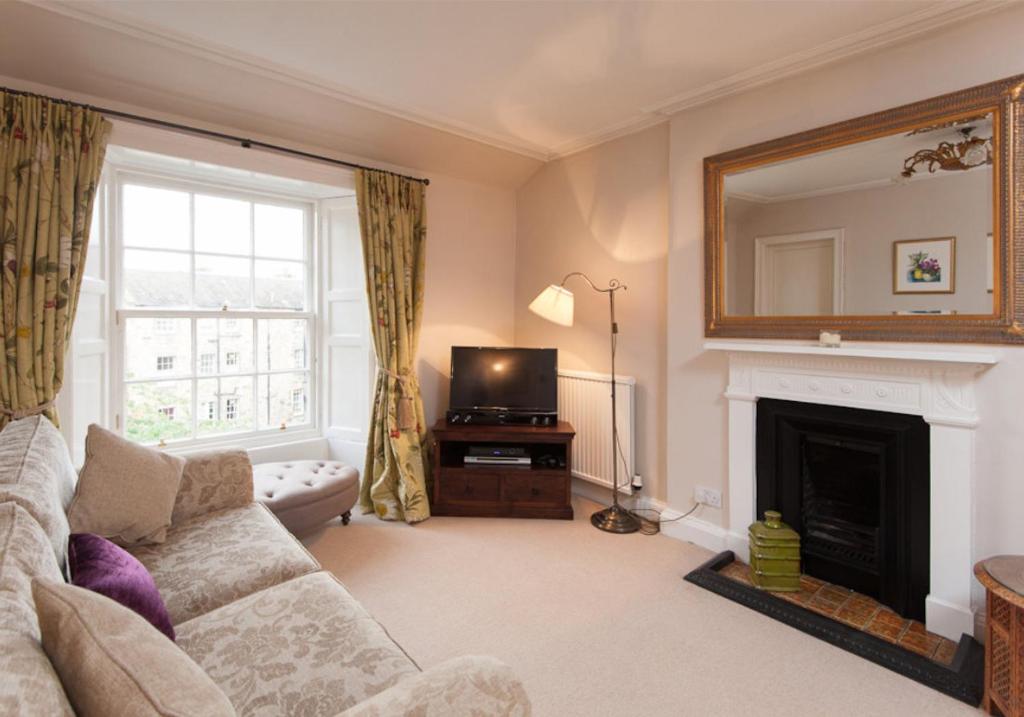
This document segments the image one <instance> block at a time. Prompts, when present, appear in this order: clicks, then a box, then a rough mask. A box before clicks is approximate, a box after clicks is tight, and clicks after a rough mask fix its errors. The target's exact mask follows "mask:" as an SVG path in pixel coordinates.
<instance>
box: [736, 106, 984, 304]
mask: <svg viewBox="0 0 1024 717" xmlns="http://www.w3.org/2000/svg"><path fill="white" fill-rule="evenodd" d="M992 151H993V148H992V116H991V114H985V115H978V116H975V117H968V118H964V119H961V120H957V121H955V122H945V123H941V124H938V125H933V126H927V127H922V128H920V129H916V130H914V131H907V132H901V133H898V134H893V135H890V136H885V137H880V138H876V139H872V140H868V141H864V142H859V143H855V144H851V145H846V146H843V147H838V148H835V149H830V150H826V151H821V152H817V153H814V154H809V155H804V156H801V157H797V158H794V159H790V160H786V161H781V162H776V163H773V164H764V165H760V166H757V167H753V168H751V169H748V170H743V171H736V172H730V173H728V174H727V175H726V176H725V178H724V199H725V217H724V227H723V228H724V232H723V237H724V240H725V245H724V270H723V274H724V278H725V287H724V297H725V313H726V314H727V315H731V316H816V315H849V316H868V315H892V314H908V315H913V314H991V313H993V311H994V310H995V307H994V303H993V293H992V289H993V273H994V272H993V268H994V251H993V246H992V231H993V219H994V218H993V172H992Z"/></svg>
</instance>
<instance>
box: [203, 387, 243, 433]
mask: <svg viewBox="0 0 1024 717" xmlns="http://www.w3.org/2000/svg"><path fill="white" fill-rule="evenodd" d="M196 401H197V403H196V412H197V416H196V419H197V424H198V435H199V436H200V437H207V436H215V435H217V434H221V433H236V432H238V431H251V430H252V428H253V425H252V378H250V377H248V376H246V377H244V378H243V377H239V378H221V379H216V378H204V379H200V380H199V381H197V382H196Z"/></svg>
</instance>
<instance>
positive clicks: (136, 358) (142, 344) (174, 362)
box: [124, 319, 192, 380]
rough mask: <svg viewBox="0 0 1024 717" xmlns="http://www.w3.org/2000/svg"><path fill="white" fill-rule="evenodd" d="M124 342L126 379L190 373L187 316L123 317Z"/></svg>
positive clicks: (190, 362) (188, 323) (190, 350)
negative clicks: (183, 317)
mask: <svg viewBox="0 0 1024 717" xmlns="http://www.w3.org/2000/svg"><path fill="white" fill-rule="evenodd" d="M124 345H125V362H124V369H125V373H124V377H125V378H126V379H128V380H133V379H140V378H177V377H178V376H189V375H191V374H192V327H191V321H190V320H189V319H127V320H126V322H125V339H124Z"/></svg>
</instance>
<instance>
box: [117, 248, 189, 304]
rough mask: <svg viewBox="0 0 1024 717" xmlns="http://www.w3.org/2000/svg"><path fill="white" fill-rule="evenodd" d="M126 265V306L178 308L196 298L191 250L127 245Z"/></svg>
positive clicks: (124, 275) (125, 253) (124, 273)
mask: <svg viewBox="0 0 1024 717" xmlns="http://www.w3.org/2000/svg"><path fill="white" fill-rule="evenodd" d="M123 269H124V271H123V277H124V303H125V306H158V307H161V308H176V307H183V306H188V305H189V304H191V302H192V297H191V294H192V281H191V279H190V278H189V271H191V269H190V265H189V257H188V255H187V254H171V253H169V252H165V251H140V250H138V249H125V252H124V267H123Z"/></svg>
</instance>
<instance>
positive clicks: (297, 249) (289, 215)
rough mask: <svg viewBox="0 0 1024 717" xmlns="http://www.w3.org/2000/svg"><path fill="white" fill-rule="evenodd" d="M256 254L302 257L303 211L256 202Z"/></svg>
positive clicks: (304, 240) (283, 257) (289, 257)
mask: <svg viewBox="0 0 1024 717" xmlns="http://www.w3.org/2000/svg"><path fill="white" fill-rule="evenodd" d="M254 212H255V216H256V256H264V257H273V258H274V259H297V260H299V261H302V259H304V258H305V251H304V248H305V244H306V232H305V227H304V226H303V224H304V222H305V213H304V212H303V211H302V210H301V209H295V208H293V207H275V206H273V205H270V204H257V205H256V208H255V210H254Z"/></svg>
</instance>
